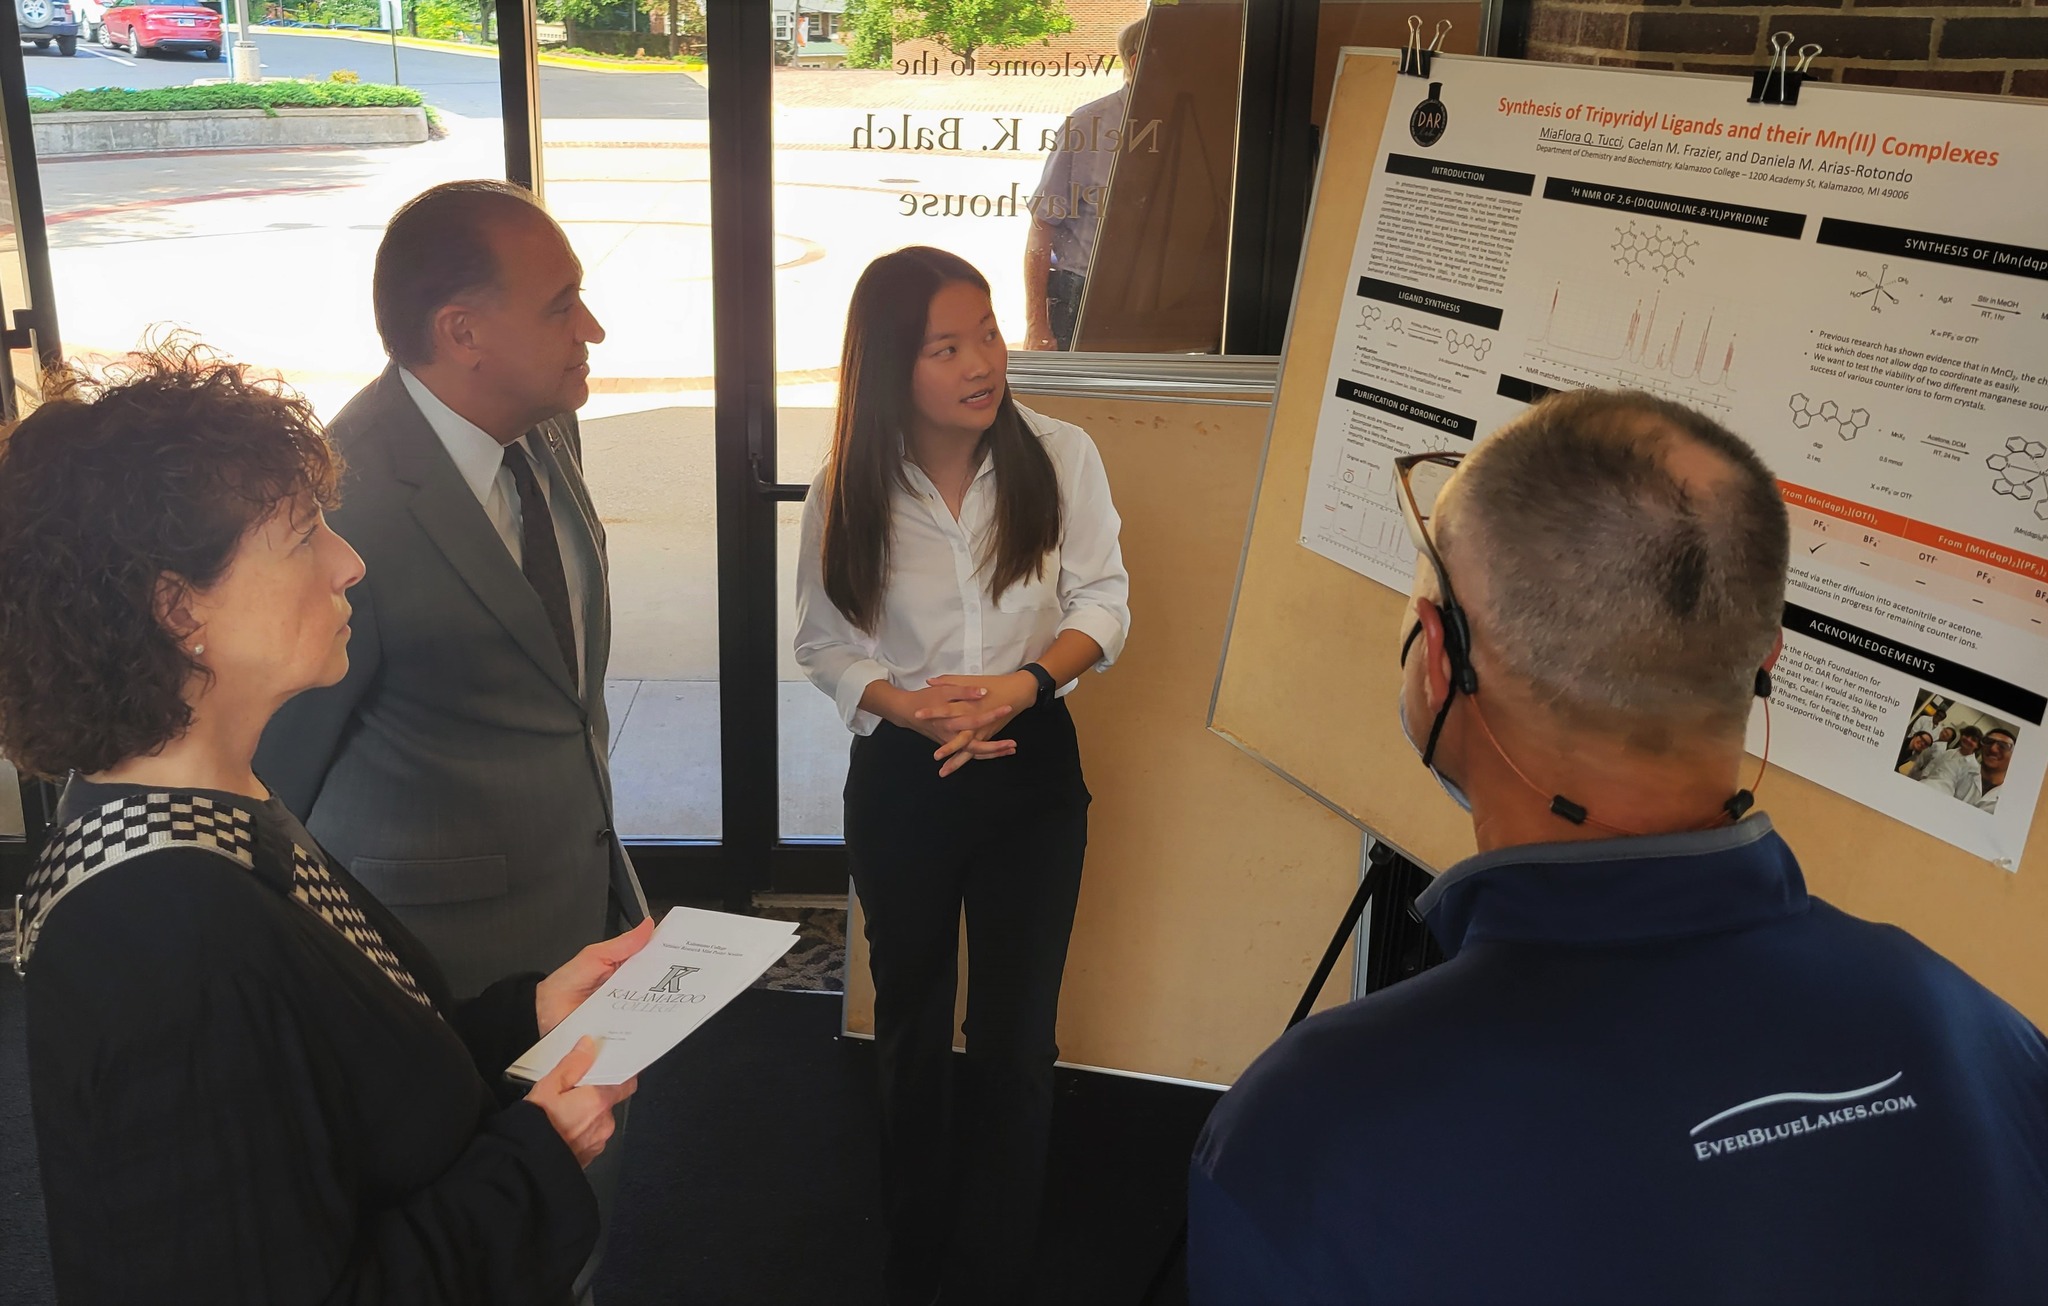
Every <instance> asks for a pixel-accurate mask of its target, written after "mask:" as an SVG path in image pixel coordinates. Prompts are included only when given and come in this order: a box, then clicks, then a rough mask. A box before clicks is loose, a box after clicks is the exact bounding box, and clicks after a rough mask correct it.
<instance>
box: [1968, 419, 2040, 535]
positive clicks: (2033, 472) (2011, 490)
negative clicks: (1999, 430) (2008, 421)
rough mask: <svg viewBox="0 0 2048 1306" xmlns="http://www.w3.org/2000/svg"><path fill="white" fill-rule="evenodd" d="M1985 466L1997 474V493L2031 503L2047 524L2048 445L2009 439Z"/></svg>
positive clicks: (1994, 481) (1993, 484) (1994, 484)
mask: <svg viewBox="0 0 2048 1306" xmlns="http://www.w3.org/2000/svg"><path fill="white" fill-rule="evenodd" d="M1984 465H1985V466H1986V467H1989V468H1990V469H1991V470H1992V471H1993V472H1996V473H1997V475H1996V476H1995V477H1994V478H1993V479H1992V481H1991V489H1992V491H1993V492H1994V493H1997V494H2003V495H2005V496H2006V497H2007V498H2011V499H2017V500H2019V501H2020V502H2021V503H2026V502H2028V501H2030V500H2031V501H2032V502H2033V505H2034V515H2035V516H2036V517H2039V518H2040V519H2041V520H2042V521H2048V444H2044V443H2042V442H2041V441H2039V440H2029V439H2027V438H2026V437H2025V436H2023V435H2014V436H2008V437H2007V438H2006V441H2005V448H2004V450H2003V451H2002V452H1999V453H1995V454H1992V455H1991V456H1990V457H1989V458H1986V459H1985V460H1984Z"/></svg>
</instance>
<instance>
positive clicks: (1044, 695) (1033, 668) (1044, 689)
mask: <svg viewBox="0 0 2048 1306" xmlns="http://www.w3.org/2000/svg"><path fill="white" fill-rule="evenodd" d="M1024 669H1025V670H1026V671H1029V672H1030V673H1031V678H1032V679H1033V680H1035V681H1037V682H1038V697H1037V698H1035V699H1033V700H1032V702H1031V706H1033V707H1044V706H1045V702H1046V700H1047V699H1049V698H1051V697H1053V696H1054V695H1055V694H1057V693H1059V692H1060V682H1059V681H1057V680H1054V679H1053V678H1052V672H1050V671H1047V670H1046V669H1045V668H1044V667H1041V666H1039V665H1038V664H1037V663H1036V662H1026V663H1025V664H1024Z"/></svg>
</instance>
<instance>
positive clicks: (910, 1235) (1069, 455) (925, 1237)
mask: <svg viewBox="0 0 2048 1306" xmlns="http://www.w3.org/2000/svg"><path fill="white" fill-rule="evenodd" d="M1007 362H1008V350H1007V348H1006V347H1005V345H1004V343H1003V337H1002V333H1001V331H1000V330H999V329H998V327H997V325H996V320H995V313H994V310H993V309H992V308H991V306H990V303H989V293H988V282H987V280H986V279H984V278H983V277H982V276H981V274H980V273H979V272H977V271H975V270H974V268H973V267H972V266H971V265H969V264H968V263H966V262H964V261H963V260H961V259H959V258H957V257H955V256H954V255H951V254H948V253H945V252H944V251H942V250H936V249H926V248H912V249H905V250H899V251H897V252H896V253H894V254H889V255H886V256H884V257H882V258H880V259H877V260H875V262H874V263H873V264H871V265H870V266H869V267H868V269H867V271H866V272H865V273H863V274H862V276H861V279H860V283H859V284H858V285H857V286H856V287H855V288H854V292H853V303H852V306H851V308H850V309H849V311H848V314H847V329H846V349H845V354H844V358H843V362H842V366H841V369H840V400H839V412H838V419H837V423H836V428H835V432H834V435H833V444H832V454H831V457H830V459H829V460H828V461H827V463H826V466H825V470H824V471H823V472H822V473H820V475H819V477H818V480H817V482H816V483H815V484H814V485H813V486H812V487H811V495H810V498H809V500H808V501H807V502H806V503H805V505H804V525H803V549H802V554H801V557H800V559H799V562H798V570H797V636H796V657H797V661H798V662H799V663H800V664H801V665H802V666H803V668H804V673H805V674H806V675H808V676H809V677H810V679H811V683H812V684H814V685H816V686H817V687H818V688H819V689H820V690H822V691H824V692H825V693H826V694H829V695H831V697H832V700H833V701H834V702H835V703H836V704H838V706H839V713H840V716H841V718H842V719H843V720H845V722H846V725H847V728H848V729H849V730H851V731H852V732H853V734H854V743H853V757H852V761H851V763H850V765H849V767H848V771H847V777H846V848H847V854H848V860H849V861H850V863H851V866H852V871H853V881H854V888H855V890H856V891H857V892H858V893H859V894H860V900H861V906H862V909H863V911H864V912H865V913H866V916H867V935H868V944H869V964H870V967H871V969H872V971H873V974H874V980H875V1026H876V1036H877V1042H878V1044H879V1050H880V1055H881V1079H882V1101H883V1122H882V1145H883V1166H882V1173H883V1186H884V1193H883V1198H884V1205H885V1215H886V1220H887V1228H888V1240H889V1242H888V1252H887V1256H886V1258H885V1266H886V1269H885V1274H886V1277H887V1287H888V1292H889V1297H890V1299H891V1300H892V1301H900V1302H916V1303H919V1304H920V1306H922V1304H923V1303H927V1302H930V1301H931V1300H933V1298H934V1295H935V1294H936V1293H938V1292H939V1291H940V1289H941V1288H942V1287H943V1288H944V1290H945V1292H946V1294H947V1299H948V1300H951V1299H952V1298H953V1297H954V1295H955V1294H957V1295H958V1298H959V1300H963V1301H974V1302H1000V1301H1006V1300H1012V1299H1015V1298H1017V1297H1018V1296H1020V1295H1021V1294H1022V1292H1023V1291H1024V1288H1025V1286H1026V1280H1027V1274H1028V1271H1029V1269H1030V1253H1031V1247H1032V1243H1033V1240H1034V1238H1035V1236H1036V1232H1037V1210H1038V1204H1039V1199H1040V1196H1041V1192H1042V1189H1043V1186H1044V1171H1045V1156H1046V1147H1047V1140H1048V1135H1049V1131H1050V1126H1051V1117H1052V1085H1053V1079H1052V1075H1053V1062H1054V1060H1055V1058H1056V1057H1057V1055H1058V1049H1057V1047H1056V1046H1055V1045H1054V1042H1053V1026H1054V1021H1055V1017H1056V1016H1057V1013H1058V1008H1059V986H1060V972H1061V970H1062V968H1063V967H1064V965H1065V962H1066V951H1067V936H1068V933H1069V931H1070V930H1071V928H1072V925H1073V919H1074V903H1075V900H1076V898H1077V897H1078V895H1079V893H1080V884H1081V862H1082V854H1083V850H1084V849H1085V848H1086V846H1087V840H1088V789H1087V786H1086V784H1085V783H1084V782H1083V780H1082V776H1081V759H1080V752H1079V749H1078V747H1077V745H1076V742H1075V738H1074V725H1073V719H1072V718H1071V717H1070V716H1068V714H1067V710H1066V705H1065V703H1064V702H1063V701H1062V699H1061V696H1063V695H1064V694H1066V693H1067V691H1068V690H1070V689H1072V688H1073V686H1074V682H1075V681H1076V680H1077V679H1078V678H1079V677H1080V675H1081V673H1083V672H1084V671H1087V670H1088V669H1089V668H1091V667H1093V668H1097V669H1100V668H1103V667H1106V666H1108V665H1109V664H1110V663H1111V662H1112V661H1114V660H1115V658H1116V656H1117V654H1118V652H1119V651H1121V649H1122V648H1123V642H1124V637H1125V634H1126V632H1127V631H1128V630H1129V628H1130V608H1129V602H1128V596H1129V589H1130V585H1129V579H1128V577H1127V576H1126V575H1125V573H1124V568H1123V554H1122V550H1121V548H1120V547H1119V545H1118V543H1117V532H1118V529H1119V526H1120V523H1119V521H1118V519H1117V515H1116V508H1115V506H1114V505H1112V504H1111V502H1110V496H1109V481H1108V478H1107V477H1106V476H1105V475H1104V473H1103V468H1102V459H1101V457H1100V455H1099V454H1098V453H1097V452H1096V449H1095V444H1094V442H1093V441H1092V440H1090V439H1089V438H1088V434H1087V432H1085V431H1083V430H1081V428H1079V427H1077V426H1074V425H1072V424H1070V423H1067V422H1060V421H1054V420H1052V419H1051V418H1047V417H1042V416H1040V415H1038V414H1036V413H1033V412H1031V411H1029V410H1028V409H1025V408H1023V407H1021V406H1019V405H1018V404H1017V403H1016V401H1015V400H1014V399H1013V398H1012V397H1011V396H1010V393H1009V389H1008V387H1007V385H1006V384H1005V380H1004V374H1005V368H1006V365H1007ZM963 907H964V909H965V911H966V917H967V950H968V956H969V958H970V960H971V965H972V967H973V974H972V982H971V984H970V985H969V989H968V995H967V1021H966V1024H965V1027H964V1028H965V1032H966V1036H967V1055H966V1057H965V1059H964V1063H963V1067H962V1068H963V1070H964V1072H965V1073H964V1077H963V1079H962V1083H961V1088H962V1089H963V1092H962V1094H961V1095H960V1100H959V1101H958V1102H954V1101H953V1100H952V1095H951V1093H950V1092H949V1075H950V1073H951V1069H952V1067H951V1057H950V1055H949V1054H950V1050H951V1048H952V1043H953V1012H954V977H955V974H956V950H957V945H958V938H959V928H960V916H961V912H962V909H963Z"/></svg>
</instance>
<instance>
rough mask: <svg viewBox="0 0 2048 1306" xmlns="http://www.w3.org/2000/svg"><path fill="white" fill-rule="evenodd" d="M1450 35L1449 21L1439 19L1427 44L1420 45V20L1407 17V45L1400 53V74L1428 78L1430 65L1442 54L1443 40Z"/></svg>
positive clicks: (1410, 16) (1413, 16)
mask: <svg viewBox="0 0 2048 1306" xmlns="http://www.w3.org/2000/svg"><path fill="white" fill-rule="evenodd" d="M1450 34H1451V20H1450V19H1448V18H1444V19H1439V20H1438V22H1437V25H1436V31H1435V32H1433V33H1432V34H1431V35H1430V38H1429V44H1428V45H1424V44H1423V43H1422V19H1421V18H1420V17H1419V16H1418V15H1415V14H1410V15H1408V45H1407V47H1406V48H1405V49H1403V50H1402V51H1401V73H1402V75H1403V76H1407V77H1427V76H1429V69H1430V65H1431V64H1432V63H1433V62H1434V61H1435V59H1436V57H1437V56H1438V55H1440V54H1442V53H1443V52H1444V38H1445V37H1446V36H1449V35H1450Z"/></svg>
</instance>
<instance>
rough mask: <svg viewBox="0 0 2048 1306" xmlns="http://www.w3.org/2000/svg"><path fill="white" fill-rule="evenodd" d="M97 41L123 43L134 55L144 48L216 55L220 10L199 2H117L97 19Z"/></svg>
mask: <svg viewBox="0 0 2048 1306" xmlns="http://www.w3.org/2000/svg"><path fill="white" fill-rule="evenodd" d="M100 44H101V45H107V46H114V45H125V46H127V47H128V53H130V54H132V55H134V56H135V57H136V58H138V59H140V58H141V57H142V52H143V51H145V50H191V51H196V52H197V53H198V55H199V57H200V58H202V59H218V58H220V44H221V42H220V14H219V13H218V12H216V11H214V10H212V9H208V8H205V7H204V6H201V5H179V4H125V5H117V6H113V7H110V8H109V9H108V10H107V12H106V13H105V15H103V16H102V17H101V19H100Z"/></svg>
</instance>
